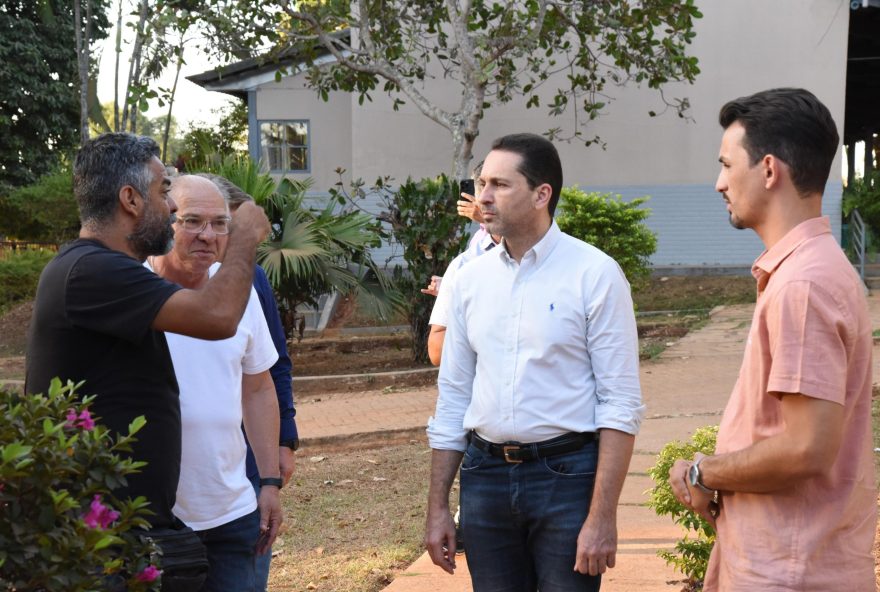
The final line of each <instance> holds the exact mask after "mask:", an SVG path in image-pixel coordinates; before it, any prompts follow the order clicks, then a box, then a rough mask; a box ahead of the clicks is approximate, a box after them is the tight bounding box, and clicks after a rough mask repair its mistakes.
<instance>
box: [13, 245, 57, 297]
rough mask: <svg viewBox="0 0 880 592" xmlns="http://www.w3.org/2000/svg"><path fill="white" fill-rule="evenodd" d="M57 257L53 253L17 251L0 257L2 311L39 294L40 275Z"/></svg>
mask: <svg viewBox="0 0 880 592" xmlns="http://www.w3.org/2000/svg"><path fill="white" fill-rule="evenodd" d="M54 256H55V253H54V252H52V251H16V252H7V253H5V254H3V255H0V310H2V309H3V308H5V307H6V306H7V305H9V304H12V303H14V302H17V301H19V300H27V299H29V298H33V297H34V295H35V294H36V293H37V283H39V281H40V273H42V271H43V268H44V267H46V264H47V263H48V262H49V261H50V260H51V259H52V257H54Z"/></svg>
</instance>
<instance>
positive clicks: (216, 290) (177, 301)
mask: <svg viewBox="0 0 880 592" xmlns="http://www.w3.org/2000/svg"><path fill="white" fill-rule="evenodd" d="M268 233H269V220H268V219H267V218H266V214H265V213H263V210H262V209H261V208H260V207H259V206H257V205H256V204H254V203H245V204H242V206H241V207H240V208H239V209H238V211H236V212H235V214H234V215H233V225H232V229H231V231H230V233H229V244H228V246H227V248H226V256H225V257H224V259H223V265H222V266H220V270H219V271H218V272H217V273H216V274H214V276H213V277H212V278H211V279H209V280H208V283H207V284H205V286H204V287H203V288H201V289H199V290H179V291H178V292H175V293H174V294H173V295H172V296H171V297H170V298H169V299H168V300H167V301H166V302H165V304H164V305H163V306H162V308H161V309H160V310H159V313H158V314H157V315H156V318H155V319H154V320H153V325H152V327H153V329H155V330H157V331H168V332H171V333H180V334H182V335H188V336H190V337H197V338H199V339H212V340H216V339H226V338H228V337H232V336H233V335H235V331H236V329H237V327H238V322H239V320H241V315H242V314H243V313H244V309H245V306H246V305H247V301H248V298H249V297H250V289H251V285H252V282H253V278H254V261H255V259H256V248H257V245H258V244H259V243H261V242H262V241H263V239H265V238H266V235H267V234H268Z"/></svg>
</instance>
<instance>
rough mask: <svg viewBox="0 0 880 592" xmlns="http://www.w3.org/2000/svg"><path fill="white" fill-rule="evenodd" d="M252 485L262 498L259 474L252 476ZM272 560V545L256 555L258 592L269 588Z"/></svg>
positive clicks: (255, 588)
mask: <svg viewBox="0 0 880 592" xmlns="http://www.w3.org/2000/svg"><path fill="white" fill-rule="evenodd" d="M251 485H253V486H254V493H256V494H257V499H260V476H259V475H254V476H253V477H251ZM271 562H272V547H269V549H268V550H267V551H266V552H265V553H263V554H262V555H257V556H255V557H254V577H255V585H254V590H255V591H256V592H266V590H267V588H268V587H269V564H270V563H271Z"/></svg>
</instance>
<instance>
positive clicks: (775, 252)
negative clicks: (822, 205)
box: [752, 216, 831, 290]
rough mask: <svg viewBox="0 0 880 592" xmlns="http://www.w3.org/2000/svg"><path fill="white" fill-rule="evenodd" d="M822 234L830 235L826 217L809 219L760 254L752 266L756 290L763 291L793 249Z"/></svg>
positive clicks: (828, 221)
mask: <svg viewBox="0 0 880 592" xmlns="http://www.w3.org/2000/svg"><path fill="white" fill-rule="evenodd" d="M822 234H831V221H830V220H829V219H828V217H827V216H820V217H818V218H810V219H809V220H805V221H803V222H801V223H800V224H798V225H797V226H795V227H794V228H792V229H791V230H789V231H788V233H786V235H785V236H783V237H782V239H781V240H779V242H777V243H776V244H775V245H773V246H772V247H771V248H769V249H767V250H766V251H764V252H763V253H761V255H760V256H759V257H758V258H757V259H755V263H754V264H753V265H752V275H753V276H754V277H755V279H756V280H758V289H759V290H763V288H764V286H765V285H766V283H767V280H769V276H770V275H771V274H772V273H773V272H774V271H776V269H777V268H778V267H779V266H780V265H781V264H782V262H783V261H785V259H786V258H787V257H788V256H789V255H791V254H792V252H794V250H795V249H797V248H798V247H799V246H800V245H801V244H802V243H804V242H805V241H807V240H809V239H811V238H815V237H817V236H819V235H822ZM762 280H763V281H762Z"/></svg>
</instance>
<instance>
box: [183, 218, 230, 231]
mask: <svg viewBox="0 0 880 592" xmlns="http://www.w3.org/2000/svg"><path fill="white" fill-rule="evenodd" d="M231 220H232V218H230V217H228V216H224V217H223V218H214V219H213V220H206V219H204V218H199V217H198V216H183V217H180V218H178V219H177V221H178V222H179V223H180V225H181V226H182V227H183V229H184V230H185V231H186V232H189V233H192V234H199V233H201V232H204V230H205V228H207V227H208V224H210V225H211V230H213V231H214V234H229V222H230V221H231Z"/></svg>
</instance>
